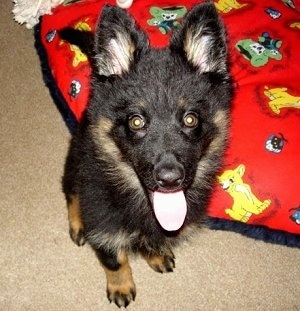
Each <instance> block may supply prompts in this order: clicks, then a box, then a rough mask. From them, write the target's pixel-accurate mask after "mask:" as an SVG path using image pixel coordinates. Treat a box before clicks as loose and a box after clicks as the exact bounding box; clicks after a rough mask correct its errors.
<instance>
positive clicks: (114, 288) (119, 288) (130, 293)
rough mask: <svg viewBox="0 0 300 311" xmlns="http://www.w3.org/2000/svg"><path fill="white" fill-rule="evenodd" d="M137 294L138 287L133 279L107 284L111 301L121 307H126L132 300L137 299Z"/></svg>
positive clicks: (108, 296)
mask: <svg viewBox="0 0 300 311" xmlns="http://www.w3.org/2000/svg"><path fill="white" fill-rule="evenodd" d="M135 296H136V289H135V284H134V283H133V281H132V280H128V281H125V282H123V283H119V284H116V283H108V284H107V298H108V300H109V301H110V302H114V303H115V304H116V305H117V306H118V307H119V308H121V307H125V308H126V307H127V306H128V305H129V304H130V302H131V301H134V300H135Z"/></svg>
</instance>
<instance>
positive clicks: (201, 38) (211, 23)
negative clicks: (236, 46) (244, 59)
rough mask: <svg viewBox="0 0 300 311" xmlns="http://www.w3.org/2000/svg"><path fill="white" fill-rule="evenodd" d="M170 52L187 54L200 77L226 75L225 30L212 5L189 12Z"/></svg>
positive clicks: (209, 3)
mask: <svg viewBox="0 0 300 311" xmlns="http://www.w3.org/2000/svg"><path fill="white" fill-rule="evenodd" d="M170 48H171V49H174V50H175V51H176V50H177V51H179V52H180V53H182V54H184V55H185V57H186V58H187V60H188V61H189V62H190V63H191V64H192V66H194V67H196V69H197V70H198V71H199V72H201V73H204V72H220V73H221V72H226V71H227V45H226V35H225V28H224V26H223V23H222V21H221V19H220V17H219V15H218V12H217V10H216V8H215V5H214V4H213V3H212V2H206V3H201V4H198V5H196V6H195V7H193V8H192V9H191V10H190V11H189V12H188V14H187V15H186V17H185V19H184V21H183V23H182V27H181V29H179V30H178V31H177V32H175V33H174V35H173V37H172V39H171V44H170Z"/></svg>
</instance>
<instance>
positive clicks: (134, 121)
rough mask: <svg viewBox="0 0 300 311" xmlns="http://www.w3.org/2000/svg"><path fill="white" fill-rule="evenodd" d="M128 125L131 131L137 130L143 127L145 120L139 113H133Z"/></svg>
mask: <svg viewBox="0 0 300 311" xmlns="http://www.w3.org/2000/svg"><path fill="white" fill-rule="evenodd" d="M128 124H129V127H130V129H131V130H133V131H138V130H141V129H143V128H144V126H145V120H144V118H143V117H142V116H140V115H134V116H132V117H131V118H130V119H129V123H128Z"/></svg>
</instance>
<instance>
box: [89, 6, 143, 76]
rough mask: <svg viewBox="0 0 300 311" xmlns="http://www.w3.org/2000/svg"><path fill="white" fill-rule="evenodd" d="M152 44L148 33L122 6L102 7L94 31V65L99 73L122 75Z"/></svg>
mask: <svg viewBox="0 0 300 311" xmlns="http://www.w3.org/2000/svg"><path fill="white" fill-rule="evenodd" d="M148 47H149V40H148V38H147V36H146V34H145V33H144V32H143V31H142V30H141V29H140V28H139V27H138V26H137V25H136V23H135V21H134V19H133V18H132V17H131V16H130V15H129V14H128V13H127V12H126V10H124V9H121V8H119V7H114V6H109V5H106V6H104V7H103V10H102V13H101V15H100V18H99V22H98V26H97V29H96V33H95V46H94V53H95V54H94V58H95V59H94V65H95V66H96V70H97V73H98V74H99V75H104V76H110V75H122V74H124V73H125V72H128V71H129V70H130V66H131V64H133V63H134V62H135V61H137V60H138V58H139V57H140V56H141V54H142V53H143V52H144V51H145V50H146V49H147V48H148Z"/></svg>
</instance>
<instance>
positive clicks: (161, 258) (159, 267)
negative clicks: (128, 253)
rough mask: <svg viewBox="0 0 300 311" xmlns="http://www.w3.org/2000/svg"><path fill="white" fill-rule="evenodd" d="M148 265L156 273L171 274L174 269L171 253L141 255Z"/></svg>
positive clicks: (173, 257) (173, 258)
mask: <svg viewBox="0 0 300 311" xmlns="http://www.w3.org/2000/svg"><path fill="white" fill-rule="evenodd" d="M143 256H144V258H145V259H146V261H147V263H148V265H149V266H150V267H151V268H152V269H153V270H154V271H156V272H159V273H165V272H173V269H174V268H175V256H174V254H173V253H172V252H171V251H168V252H167V253H165V254H164V255H143Z"/></svg>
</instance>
